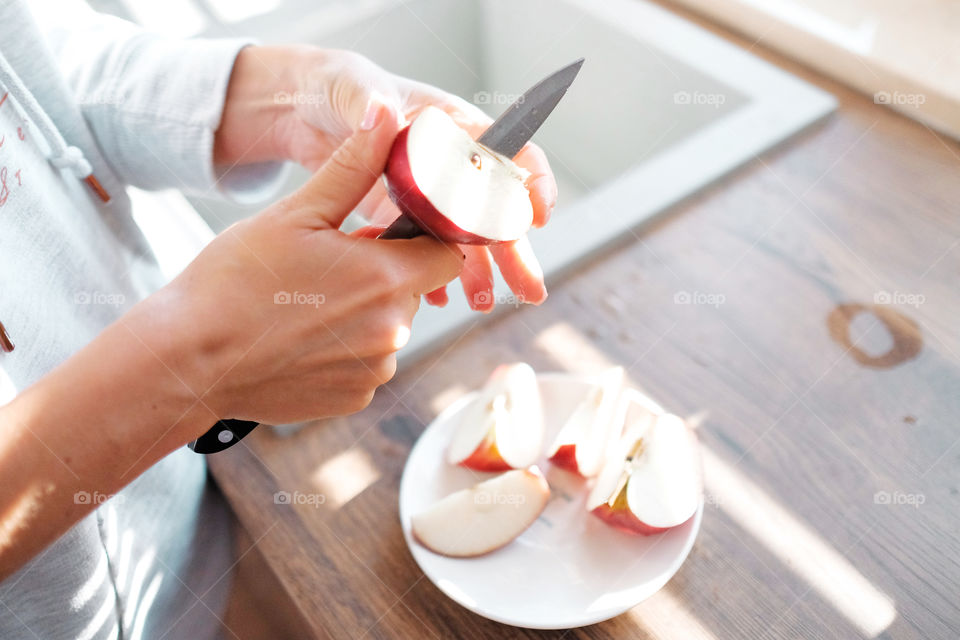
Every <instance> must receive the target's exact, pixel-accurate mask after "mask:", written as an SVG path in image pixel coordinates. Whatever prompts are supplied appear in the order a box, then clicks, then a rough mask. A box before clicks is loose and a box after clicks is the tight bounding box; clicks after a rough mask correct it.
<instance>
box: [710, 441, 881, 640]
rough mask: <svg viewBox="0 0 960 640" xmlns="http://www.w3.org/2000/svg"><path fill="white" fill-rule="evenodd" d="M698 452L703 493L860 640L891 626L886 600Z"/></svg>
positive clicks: (804, 529) (736, 476)
mask: <svg viewBox="0 0 960 640" xmlns="http://www.w3.org/2000/svg"><path fill="white" fill-rule="evenodd" d="M701 451H702V453H703V466H704V481H705V485H706V490H707V492H708V494H711V495H712V496H713V497H714V500H715V501H716V502H717V504H718V505H719V507H720V508H721V509H722V510H723V511H724V512H725V513H726V514H727V515H729V516H730V517H731V518H733V519H734V520H735V521H736V522H737V524H739V525H740V526H741V527H743V528H744V529H745V530H746V531H747V532H749V533H750V534H751V535H752V536H753V537H754V538H756V539H757V540H758V541H759V542H760V543H761V544H763V545H764V546H765V547H766V548H767V550H768V551H769V552H770V553H772V554H773V555H774V556H776V557H777V558H778V559H779V560H780V561H781V562H782V563H783V564H784V565H786V566H787V567H788V568H790V570H791V571H793V572H794V573H796V574H797V575H798V576H799V577H800V578H802V579H803V580H805V581H806V582H807V583H808V584H810V586H811V587H813V589H814V590H816V591H817V592H818V593H819V594H820V595H821V597H823V599H824V600H825V601H827V602H828V603H829V604H830V605H831V606H833V607H834V608H835V609H836V610H837V611H839V612H840V613H841V614H842V615H843V616H844V617H846V618H847V619H848V620H849V621H850V622H851V623H853V624H854V625H855V626H856V627H857V628H858V629H860V631H862V632H863V633H864V634H865V635H867V636H868V637H870V638H874V637H876V636H878V635H880V634H881V633H883V631H884V630H885V629H886V628H887V627H889V626H890V624H891V623H892V622H893V620H894V619H895V618H896V616H897V611H896V609H895V608H894V602H893V600H892V599H891V598H890V597H889V596H887V595H886V594H885V593H883V592H881V591H880V590H878V589H877V588H876V587H874V586H873V584H872V583H871V582H870V581H869V580H868V579H867V578H865V577H864V576H863V574H861V573H860V572H859V571H857V569H856V567H854V566H853V565H852V564H851V563H850V561H849V560H847V559H846V558H844V557H843V556H842V555H841V554H840V553H838V552H837V551H836V550H835V549H834V548H833V547H831V546H830V544H829V543H827V542H826V541H825V540H824V539H823V538H822V537H821V536H820V535H819V534H817V533H816V532H814V531H813V530H812V529H811V528H810V527H809V526H807V525H806V524H805V523H803V522H801V521H800V520H798V519H797V518H796V517H794V516H793V515H791V514H790V513H789V512H788V511H787V510H786V509H785V508H784V507H783V506H781V505H780V504H779V503H778V502H777V501H776V500H774V499H773V498H771V497H770V496H769V495H768V494H767V493H766V492H764V491H763V490H762V489H760V488H759V487H758V486H757V485H756V484H754V483H753V482H752V481H750V480H749V479H748V478H747V477H746V476H744V475H743V474H742V473H741V472H739V471H737V470H736V469H735V468H734V467H733V466H731V465H729V464H727V463H726V462H724V461H723V460H721V459H720V458H719V457H717V456H716V455H715V454H714V453H712V452H711V451H709V450H708V449H707V448H706V447H701Z"/></svg>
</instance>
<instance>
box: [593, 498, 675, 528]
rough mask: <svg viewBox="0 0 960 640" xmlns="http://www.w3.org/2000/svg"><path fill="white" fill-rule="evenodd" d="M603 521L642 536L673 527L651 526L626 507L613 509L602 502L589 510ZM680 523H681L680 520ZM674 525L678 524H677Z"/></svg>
mask: <svg viewBox="0 0 960 640" xmlns="http://www.w3.org/2000/svg"><path fill="white" fill-rule="evenodd" d="M591 513H593V515H595V516H597V517H598V518H600V519H601V520H603V521H604V522H605V523H607V524H608V525H610V526H611V527H613V528H614V529H619V530H620V531H624V532H626V533H632V534H640V535H642V536H652V535H654V534H656V533H662V532H664V531H667V530H668V529H672V528H673V527H651V526H650V525H648V524H647V523H645V522H641V521H640V519H639V518H637V516H635V515H633V512H632V511H630V509H628V508H622V509H614V508H611V507H610V505H608V504H606V503H604V504H601V505H600V506H599V507H595V508H594V509H593V511H592V512H591ZM680 524H683V523H682V522H681V523H680ZM676 526H678V527H679V526H680V525H679V524H678V525H676Z"/></svg>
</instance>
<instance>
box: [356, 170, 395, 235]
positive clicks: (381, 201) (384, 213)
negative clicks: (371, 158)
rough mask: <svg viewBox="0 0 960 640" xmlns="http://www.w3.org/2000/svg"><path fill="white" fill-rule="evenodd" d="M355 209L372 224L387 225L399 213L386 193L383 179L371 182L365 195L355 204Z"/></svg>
mask: <svg viewBox="0 0 960 640" xmlns="http://www.w3.org/2000/svg"><path fill="white" fill-rule="evenodd" d="M356 210H357V213H359V214H360V215H361V216H363V217H364V218H366V219H367V220H369V221H370V222H371V223H373V224H382V225H389V224H390V223H391V222H393V221H394V220H395V219H396V218H397V216H399V215H400V210H399V209H398V208H397V205H395V204H393V201H391V200H390V197H389V196H388V195H387V187H386V186H385V185H384V183H383V180H377V181H376V182H375V183H374V184H373V187H372V188H371V189H370V191H369V192H368V193H367V195H366V196H364V198H363V200H361V201H360V204H359V205H357V209H356Z"/></svg>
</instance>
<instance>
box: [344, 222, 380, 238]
mask: <svg viewBox="0 0 960 640" xmlns="http://www.w3.org/2000/svg"><path fill="white" fill-rule="evenodd" d="M386 230H387V227H379V226H377V225H375V224H370V225H367V226H365V227H360V228H359V229H354V230H353V231H351V232H350V235H351V236H353V237H354V238H379V237H380V234H381V233H383V232H384V231H386Z"/></svg>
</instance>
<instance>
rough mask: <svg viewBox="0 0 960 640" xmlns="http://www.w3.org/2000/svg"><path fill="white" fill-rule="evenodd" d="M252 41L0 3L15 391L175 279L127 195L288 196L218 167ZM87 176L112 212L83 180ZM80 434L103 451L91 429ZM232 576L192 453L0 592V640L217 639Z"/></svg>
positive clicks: (3, 311)
mask: <svg viewBox="0 0 960 640" xmlns="http://www.w3.org/2000/svg"><path fill="white" fill-rule="evenodd" d="M246 44H248V43H247V42H245V41H233V40H217V41H213V40H188V41H172V40H167V39H164V38H161V37H158V36H155V35H152V34H148V33H145V32H143V31H140V30H139V29H138V28H136V27H134V26H133V25H130V24H129V23H126V22H123V21H121V20H118V19H116V18H111V17H106V16H101V15H99V14H96V13H93V12H92V11H90V10H89V9H87V7H86V6H85V5H84V4H83V3H82V2H79V1H78V0H60V1H59V2H47V1H46V0H43V1H37V0H31V2H30V3H29V5H28V3H27V2H26V1H24V0H7V1H5V2H3V3H0V322H2V323H3V324H4V325H5V326H6V328H7V330H8V332H9V334H10V337H11V338H12V340H13V342H14V343H15V344H16V349H15V350H14V351H13V352H12V353H2V352H0V388H4V389H5V392H6V394H7V395H8V396H9V395H10V394H15V393H16V392H17V390H21V389H24V388H26V387H28V386H29V385H30V384H32V383H33V382H35V381H36V380H38V379H39V378H40V377H42V376H43V375H44V374H46V373H47V372H48V371H50V370H51V369H52V368H53V367H54V366H56V365H57V364H58V363H60V362H62V361H63V360H64V359H66V358H68V357H69V356H70V355H71V354H73V353H74V352H75V351H77V350H79V349H80V348H81V347H82V346H84V345H85V344H86V343H88V342H89V341H90V340H91V339H93V338H94V336H96V335H97V334H98V333H99V332H100V331H101V330H103V329H104V328H105V327H106V326H107V325H108V324H110V323H111V322H112V321H114V320H115V319H116V318H117V317H119V316H120V315H121V314H123V313H124V311H125V310H126V309H128V308H129V307H130V306H132V305H133V304H134V303H136V302H137V301H138V300H140V299H141V298H143V297H144V296H146V295H148V294H149V293H151V292H152V291H154V290H155V289H156V288H157V287H159V286H161V285H162V284H163V283H164V278H163V276H162V274H161V273H160V271H159V269H158V266H157V262H156V260H155V257H154V254H153V253H152V251H151V249H150V247H149V246H148V244H147V242H145V238H144V236H143V234H142V233H141V231H140V229H139V227H138V226H137V225H136V224H135V222H134V219H133V217H132V213H131V205H130V200H129V198H128V197H127V194H126V193H125V191H124V189H125V186H126V185H135V186H138V187H141V188H145V189H160V188H167V187H174V188H177V189H182V190H184V191H187V192H193V193H206V194H211V193H215V192H220V193H222V194H225V195H227V196H229V197H233V198H235V199H237V200H242V201H249V200H251V199H254V198H257V197H259V196H263V195H264V193H265V192H267V191H269V190H270V188H271V187H272V186H273V185H275V184H276V182H277V180H278V179H279V174H280V168H279V167H278V166H272V165H271V166H263V167H254V168H252V170H250V168H248V169H247V170H245V171H243V172H242V173H241V174H237V176H239V179H238V178H237V176H227V177H226V178H225V179H224V180H219V181H218V179H217V176H216V175H215V171H214V168H213V166H212V149H213V136H214V131H215V130H216V128H217V125H218V123H219V118H220V114H221V111H222V107H223V100H224V96H225V92H226V86H227V83H228V80H229V76H230V72H231V69H232V65H233V62H234V59H235V57H236V54H237V52H238V51H239V50H240V48H241V47H243V46H244V45H246ZM91 172H92V174H93V175H94V176H95V177H96V178H97V180H98V181H99V183H100V184H101V185H102V186H103V188H104V189H105V190H106V191H107V192H108V193H109V195H110V196H111V199H110V201H109V202H107V203H105V202H103V201H102V200H101V199H100V198H99V197H98V196H97V195H96V193H95V191H94V190H93V189H92V188H91V187H90V185H88V184H87V182H86V181H85V178H88V176H89V175H90V173H91ZM7 399H9V398H7ZM3 401H4V400H3V399H2V398H0V402H3ZM79 426H82V427H83V428H85V429H89V430H90V437H91V438H96V425H79ZM37 446H42V445H40V444H38V445H37ZM117 455H126V456H130V455H131V452H117ZM0 491H3V488H2V487H0ZM75 499H76V500H79V501H83V500H88V501H91V502H95V503H100V502H101V500H103V496H99V495H97V494H94V495H78V496H75ZM231 563H232V556H231V537H230V531H229V519H228V513H227V511H226V508H225V505H224V503H223V502H222V499H221V498H220V496H219V494H217V493H215V492H214V491H213V490H211V489H210V488H209V487H208V483H207V477H206V466H205V463H204V459H203V458H202V457H201V456H199V455H196V454H194V453H193V452H191V451H189V450H187V449H186V448H183V449H181V450H179V451H177V452H175V453H173V454H171V455H169V456H168V457H166V458H165V459H163V460H162V461H160V462H159V463H158V464H157V465H155V466H154V467H153V468H151V469H150V470H148V471H147V472H146V473H144V474H143V475H142V476H140V477H139V478H137V479H136V480H134V481H133V482H132V483H131V484H130V485H128V486H127V487H126V488H125V489H124V490H123V491H122V492H121V493H120V494H118V495H117V496H115V497H112V498H110V499H108V500H105V501H103V502H102V504H100V506H99V507H98V508H97V509H96V511H95V512H94V513H92V514H91V515H90V516H88V517H87V518H85V519H83V521H81V522H80V523H78V524H77V525H76V526H74V527H73V528H72V529H71V530H70V531H69V532H68V533H66V534H65V535H64V536H63V537H61V538H60V539H59V540H57V541H56V542H55V543H54V544H52V545H51V546H49V547H48V548H47V549H46V550H45V551H43V552H42V553H41V554H40V555H39V556H37V557H36V558H34V559H33V560H31V561H30V562H29V563H28V564H27V565H26V566H24V567H23V568H22V569H21V570H20V571H19V572H17V573H16V574H15V575H13V576H11V577H10V578H8V579H6V580H5V581H3V582H2V583H0V638H2V639H3V640H20V639H21V638H22V639H32V638H38V639H41V640H59V639H64V640H66V639H69V640H94V639H96V640H100V639H103V638H124V639H125V640H145V639H159V638H166V639H169V640H175V639H180V638H182V639H189V640H206V639H208V638H214V637H217V634H218V628H219V621H218V616H222V610H223V606H224V601H225V593H226V589H227V587H228V585H229V582H230V578H229V568H230V566H231Z"/></svg>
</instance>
